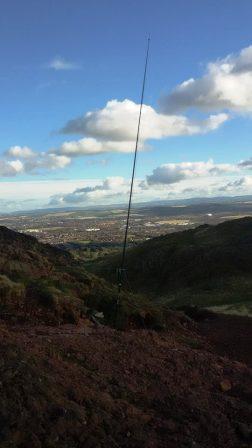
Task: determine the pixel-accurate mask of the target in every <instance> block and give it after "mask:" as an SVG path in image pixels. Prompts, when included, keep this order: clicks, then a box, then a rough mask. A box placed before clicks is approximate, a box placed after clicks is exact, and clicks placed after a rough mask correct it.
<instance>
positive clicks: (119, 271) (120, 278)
mask: <svg viewBox="0 0 252 448" xmlns="http://www.w3.org/2000/svg"><path fill="white" fill-rule="evenodd" d="M149 49H150V37H149V38H148V43H147V51H146V57H145V66H144V76H143V84H142V93H141V102H140V109H139V116H138V125H137V134H136V145H135V151H134V159H133V169H132V176H131V184H130V194H129V203H128V212H127V220H126V227H125V234H124V240H123V250H122V258H121V265H120V267H119V268H118V269H117V276H118V277H117V278H118V299H117V304H119V299H120V297H119V295H120V292H121V289H122V286H123V274H124V271H125V268H124V266H125V255H126V247H127V239H128V231H129V221H130V211H131V204H132V194H133V187H134V180H135V171H136V159H137V151H138V142H139V135H140V127H141V118H142V109H143V100H144V91H145V82H146V74H147V66H148V59H149Z"/></svg>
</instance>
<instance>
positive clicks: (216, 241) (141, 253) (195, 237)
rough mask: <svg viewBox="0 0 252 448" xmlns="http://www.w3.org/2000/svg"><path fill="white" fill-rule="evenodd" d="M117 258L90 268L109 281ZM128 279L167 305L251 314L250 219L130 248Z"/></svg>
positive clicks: (95, 264) (103, 261) (165, 237)
mask: <svg viewBox="0 0 252 448" xmlns="http://www.w3.org/2000/svg"><path fill="white" fill-rule="evenodd" d="M118 263H119V257H118V256H111V257H106V258H105V259H104V260H102V261H101V262H100V263H93V265H91V266H90V269H92V270H94V271H95V272H96V273H98V274H99V275H101V276H103V277H105V278H107V279H110V280H112V272H114V269H115V267H116V266H117V265H118ZM126 264H127V276H128V280H129V283H130V285H131V287H132V288H133V291H134V292H141V293H148V295H151V296H152V297H154V298H155V299H158V301H159V302H161V303H164V302H165V303H169V305H170V306H183V305H186V304H188V303H189V304H196V305H199V306H209V307H212V306H214V307H221V310H222V311H223V310H224V311H227V310H229V311H231V312H240V313H241V314H242V313H245V314H247V313H248V312H251V300H252V277H251V274H252V218H243V219H237V220H233V221H228V222H225V223H222V224H219V225H217V226H208V225H204V226H200V227H198V228H196V229H193V230H186V231H183V232H179V233H174V234H169V235H165V236H161V237H158V238H154V239H152V240H149V241H146V242H145V243H143V244H140V245H139V246H137V247H135V248H132V249H130V250H128V254H127V260H126Z"/></svg>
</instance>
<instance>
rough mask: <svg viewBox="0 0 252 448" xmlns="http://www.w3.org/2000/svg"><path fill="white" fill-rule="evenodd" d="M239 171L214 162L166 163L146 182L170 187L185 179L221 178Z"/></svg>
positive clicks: (148, 177) (233, 167)
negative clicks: (222, 175)
mask: <svg viewBox="0 0 252 448" xmlns="http://www.w3.org/2000/svg"><path fill="white" fill-rule="evenodd" d="M237 170H238V168H237V167H236V166H235V165H231V164H222V163H221V164H215V163H214V162H213V161H212V160H208V161H207V162H181V163H166V164H164V165H161V166H158V167H157V168H155V169H154V170H153V172H152V174H151V175H149V176H147V177H146V181H147V184H148V185H162V184H163V185H168V184H174V183H176V182H180V181H182V180H185V179H192V178H196V177H208V176H219V175H221V174H227V173H230V172H236V171H237Z"/></svg>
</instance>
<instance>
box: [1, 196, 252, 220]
mask: <svg viewBox="0 0 252 448" xmlns="http://www.w3.org/2000/svg"><path fill="white" fill-rule="evenodd" d="M244 201H252V195H244V196H213V197H204V196H203V197H195V198H185V199H160V200H153V201H146V202H138V203H135V204H134V205H133V207H135V208H142V207H143V208H145V207H149V206H151V207H155V206H157V207H158V206H164V205H167V206H176V205H182V204H184V205H186V206H189V205H200V204H224V203H231V202H244ZM117 207H120V208H125V209H126V208H127V203H117V204H107V205H102V204H97V205H86V206H79V207H49V208H41V209H35V210H34V209H33V210H22V211H18V210H17V211H14V212H9V213H0V216H1V215H2V216H7V215H22V214H41V213H42V214H43V213H47V212H48V213H55V212H56V213H57V212H71V211H73V212H74V211H78V210H89V209H90V210H109V209H114V208H117Z"/></svg>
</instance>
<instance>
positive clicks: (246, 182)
mask: <svg viewBox="0 0 252 448" xmlns="http://www.w3.org/2000/svg"><path fill="white" fill-rule="evenodd" d="M251 188H252V176H244V177H241V178H240V179H236V180H234V181H231V182H228V183H226V184H225V185H222V186H220V187H219V188H218V191H221V192H225V193H228V192H233V191H243V190H246V189H251Z"/></svg>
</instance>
